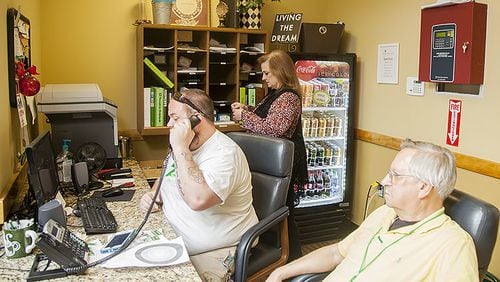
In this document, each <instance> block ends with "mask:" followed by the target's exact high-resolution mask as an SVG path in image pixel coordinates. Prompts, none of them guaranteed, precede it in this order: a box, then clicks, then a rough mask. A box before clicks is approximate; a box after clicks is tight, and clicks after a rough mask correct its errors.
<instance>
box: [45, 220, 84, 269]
mask: <svg viewBox="0 0 500 282" xmlns="http://www.w3.org/2000/svg"><path fill="white" fill-rule="evenodd" d="M36 245H37V247H39V248H40V249H41V250H42V252H43V253H44V254H45V255H46V256H47V257H48V258H49V259H50V260H52V261H54V262H56V263H57V264H59V265H60V266H62V267H63V268H68V267H75V266H83V265H86V264H87V262H86V261H85V255H86V253H87V251H88V249H89V248H88V245H87V243H85V241H83V240H82V239H80V238H78V237H77V236H76V235H75V234H73V233H71V232H70V231H69V230H68V229H66V228H65V227H63V226H62V225H60V224H59V223H57V222H56V221H54V220H52V219H49V221H47V223H45V225H44V226H43V231H42V233H41V234H40V236H39V237H38V240H37V242H36Z"/></svg>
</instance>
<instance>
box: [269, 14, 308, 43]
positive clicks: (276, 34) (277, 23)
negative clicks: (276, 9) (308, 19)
mask: <svg viewBox="0 0 500 282" xmlns="http://www.w3.org/2000/svg"><path fill="white" fill-rule="evenodd" d="M301 24H302V13H290V14H277V15H276V17H275V18H274V27H273V35H272V36H271V42H273V43H274V42H277V43H298V42H299V34H300V25H301Z"/></svg>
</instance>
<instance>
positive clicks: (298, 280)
mask: <svg viewBox="0 0 500 282" xmlns="http://www.w3.org/2000/svg"><path fill="white" fill-rule="evenodd" d="M328 274H330V272H321V273H307V274H301V275H298V276H295V277H293V278H292V279H290V282H317V281H323V280H324V279H325V278H326V276H328Z"/></svg>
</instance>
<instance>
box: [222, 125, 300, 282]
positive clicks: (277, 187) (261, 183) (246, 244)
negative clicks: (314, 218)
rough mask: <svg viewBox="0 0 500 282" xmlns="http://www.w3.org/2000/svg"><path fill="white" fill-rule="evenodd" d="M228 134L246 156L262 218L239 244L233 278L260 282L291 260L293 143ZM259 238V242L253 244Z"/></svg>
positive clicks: (276, 139) (262, 137)
mask: <svg viewBox="0 0 500 282" xmlns="http://www.w3.org/2000/svg"><path fill="white" fill-rule="evenodd" d="M227 135H228V136H229V137H230V138H231V139H233V140H234V141H235V142H236V143H237V144H238V145H239V146H240V147H241V149H242V150H243V152H244V153H245V156H246V158H247V161H248V164H249V167H250V171H251V173H252V186H253V190H252V195H253V206H254V208H255V212H256V213H257V217H258V218H259V223H257V224H256V225H255V226H253V227H252V228H250V229H249V230H248V231H247V232H245V234H243V236H242V237H241V240H240V243H239V244H238V247H237V249H236V255H235V271H234V280H235V281H236V282H243V281H258V280H262V279H264V278H266V277H267V276H268V275H269V274H270V273H271V272H272V271H273V270H274V269H275V268H277V267H278V266H281V265H284V264H285V263H286V261H287V260H288V227H287V217H288V214H289V211H288V207H287V206H286V196H287V192H288V186H289V184H290V177H291V173H292V164H293V146H294V145H293V142H291V141H289V140H285V139H278V138H273V137H266V136H260V135H253V134H249V133H242V132H232V133H228V134H227ZM257 238H258V239H259V242H258V244H257V245H256V246H255V247H252V244H253V243H254V242H255V240H256V239H257ZM247 277H248V280H247Z"/></svg>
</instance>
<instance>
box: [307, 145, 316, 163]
mask: <svg viewBox="0 0 500 282" xmlns="http://www.w3.org/2000/svg"><path fill="white" fill-rule="evenodd" d="M310 144H311V145H310V147H309V158H308V159H307V165H308V166H311V167H314V166H315V165H316V146H314V143H310Z"/></svg>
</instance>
